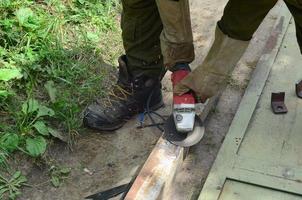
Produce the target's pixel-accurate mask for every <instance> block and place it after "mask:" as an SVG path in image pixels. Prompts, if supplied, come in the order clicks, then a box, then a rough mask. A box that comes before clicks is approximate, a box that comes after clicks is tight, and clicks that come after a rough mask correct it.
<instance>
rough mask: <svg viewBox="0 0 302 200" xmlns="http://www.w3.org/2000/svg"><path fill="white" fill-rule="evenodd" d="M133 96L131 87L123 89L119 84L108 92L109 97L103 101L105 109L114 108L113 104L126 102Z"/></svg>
mask: <svg viewBox="0 0 302 200" xmlns="http://www.w3.org/2000/svg"><path fill="white" fill-rule="evenodd" d="M132 94H133V91H132V89H131V88H130V87H125V88H124V87H122V86H120V85H119V84H116V85H114V86H113V88H112V89H111V90H110V91H109V92H108V95H107V96H106V98H105V99H103V101H102V104H103V105H104V106H105V107H112V106H113V103H114V102H116V103H118V102H121V101H126V100H127V99H128V97H129V96H131V95H132Z"/></svg>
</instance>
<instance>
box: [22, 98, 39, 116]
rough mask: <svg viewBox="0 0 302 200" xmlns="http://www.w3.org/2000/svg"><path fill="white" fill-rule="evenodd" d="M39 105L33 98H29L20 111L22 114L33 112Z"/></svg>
mask: <svg viewBox="0 0 302 200" xmlns="http://www.w3.org/2000/svg"><path fill="white" fill-rule="evenodd" d="M39 107H40V105H39V102H38V101H37V100H35V99H29V100H28V101H26V102H24V103H23V105H22V112H23V113H24V114H28V113H33V112H35V111H37V110H38V109H39Z"/></svg>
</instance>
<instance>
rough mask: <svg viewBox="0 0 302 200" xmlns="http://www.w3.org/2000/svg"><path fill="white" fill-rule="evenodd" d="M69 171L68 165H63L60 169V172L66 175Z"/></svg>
mask: <svg viewBox="0 0 302 200" xmlns="http://www.w3.org/2000/svg"><path fill="white" fill-rule="evenodd" d="M70 172H71V168H70V167H63V168H62V169H60V173H61V174H64V175H68V174H69V173H70Z"/></svg>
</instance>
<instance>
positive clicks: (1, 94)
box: [0, 90, 10, 97]
mask: <svg viewBox="0 0 302 200" xmlns="http://www.w3.org/2000/svg"><path fill="white" fill-rule="evenodd" d="M8 95H10V93H9V92H8V91H6V90H0V97H8Z"/></svg>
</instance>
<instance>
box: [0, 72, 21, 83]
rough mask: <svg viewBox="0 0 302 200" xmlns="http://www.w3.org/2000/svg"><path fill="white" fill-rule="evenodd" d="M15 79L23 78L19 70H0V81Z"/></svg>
mask: <svg viewBox="0 0 302 200" xmlns="http://www.w3.org/2000/svg"><path fill="white" fill-rule="evenodd" d="M14 78H22V74H21V71H20V70H19V69H0V81H9V80H11V79H14Z"/></svg>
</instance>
